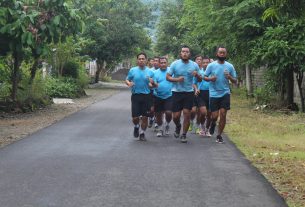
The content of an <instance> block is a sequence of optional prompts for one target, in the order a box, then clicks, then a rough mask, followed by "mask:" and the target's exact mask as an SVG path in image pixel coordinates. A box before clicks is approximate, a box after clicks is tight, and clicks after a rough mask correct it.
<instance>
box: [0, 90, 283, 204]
mask: <svg viewBox="0 0 305 207" xmlns="http://www.w3.org/2000/svg"><path fill="white" fill-rule="evenodd" d="M130 108H131V107H130V92H129V91H123V92H121V93H119V94H117V95H114V96H112V97H111V98H109V99H107V100H104V101H102V102H98V103H96V104H94V105H92V106H90V107H88V108H86V109H84V110H82V111H80V112H78V113H76V114H73V115H72V116H70V117H68V118H66V119H64V120H62V121H60V122H58V123H56V124H54V125H52V126H50V127H48V128H45V129H43V130H41V131H39V132H37V133H35V134H33V135H31V136H29V137H27V138H25V139H23V140H21V141H19V142H16V143H14V144H11V145H9V146H7V147H5V148H2V149H0V206H1V207H83V206H84V207H85V206H86V207H110V206H111V207H121V206H126V207H260V206H261V207H282V206H287V205H286V204H285V203H284V201H283V200H282V198H281V197H280V196H279V195H278V194H277V193H276V191H275V190H274V189H273V188H272V187H271V185H270V184H269V183H268V182H267V181H266V180H265V178H264V177H263V176H262V175H260V174H259V173H258V171H257V170H256V169H255V168H254V167H252V166H251V165H250V164H249V162H248V161H247V160H246V159H245V157H244V156H243V155H242V154H241V153H240V152H239V151H238V150H237V149H236V147H235V146H234V145H233V144H232V143H231V142H230V141H229V140H228V139H227V138H226V137H225V138H224V140H225V142H226V143H225V144H217V143H216V142H215V138H199V137H197V136H196V135H192V134H190V135H189V142H188V143H187V144H182V143H180V142H179V140H177V139H175V138H174V137H173V131H174V127H173V126H171V132H172V134H171V136H169V137H160V138H157V137H156V136H155V135H154V133H153V131H152V130H151V129H148V131H147V133H146V137H147V139H148V140H147V142H141V141H137V140H136V139H134V138H133V137H132V132H133V125H132V123H131V112H130Z"/></svg>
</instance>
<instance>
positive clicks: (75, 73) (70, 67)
mask: <svg viewBox="0 0 305 207" xmlns="http://www.w3.org/2000/svg"><path fill="white" fill-rule="evenodd" d="M79 70H80V65H79V63H77V62H75V61H68V62H66V63H65V65H64V67H63V73H62V75H63V76H64V77H71V78H75V79H77V78H78V77H79Z"/></svg>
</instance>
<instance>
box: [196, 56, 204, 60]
mask: <svg viewBox="0 0 305 207" xmlns="http://www.w3.org/2000/svg"><path fill="white" fill-rule="evenodd" d="M199 57H201V58H202V59H203V56H202V55H196V56H195V58H194V60H196V59H197V58H199Z"/></svg>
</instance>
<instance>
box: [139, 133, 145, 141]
mask: <svg viewBox="0 0 305 207" xmlns="http://www.w3.org/2000/svg"><path fill="white" fill-rule="evenodd" d="M139 140H140V141H146V138H145V134H144V133H142V134H140V137H139Z"/></svg>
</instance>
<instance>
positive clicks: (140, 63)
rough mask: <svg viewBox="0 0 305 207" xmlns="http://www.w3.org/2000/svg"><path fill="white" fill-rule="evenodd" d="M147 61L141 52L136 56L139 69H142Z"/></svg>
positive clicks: (144, 54)
mask: <svg viewBox="0 0 305 207" xmlns="http://www.w3.org/2000/svg"><path fill="white" fill-rule="evenodd" d="M146 61H147V55H146V53H144V52H141V53H139V54H138V55H137V63H138V66H139V67H140V68H144V67H145V65H146Z"/></svg>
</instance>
